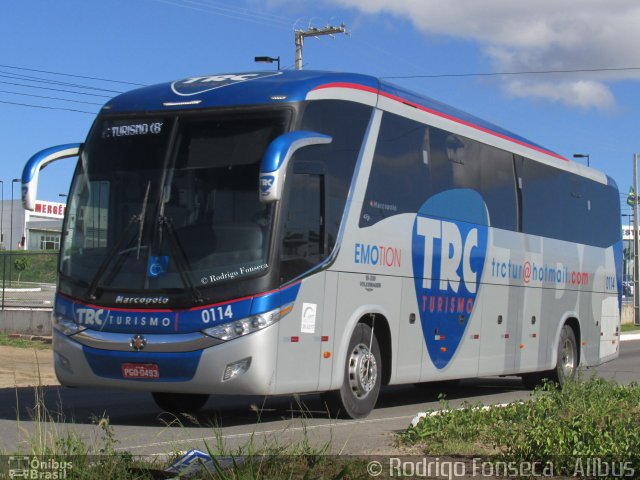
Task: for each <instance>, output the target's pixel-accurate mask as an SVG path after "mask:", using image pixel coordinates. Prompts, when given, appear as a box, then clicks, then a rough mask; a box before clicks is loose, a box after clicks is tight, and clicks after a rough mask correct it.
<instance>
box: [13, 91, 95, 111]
mask: <svg viewBox="0 0 640 480" xmlns="http://www.w3.org/2000/svg"><path fill="white" fill-rule="evenodd" d="M0 93H9V94H11V95H21V96H23V97H33V98H44V99H46V100H61V101H63V102H73V103H84V104H86V105H98V106H100V107H101V106H102V105H103V104H102V103H95V102H83V101H82V100H71V99H69V98H61V97H47V96H45V95H34V94H32V93H20V92H11V91H9V90H0Z"/></svg>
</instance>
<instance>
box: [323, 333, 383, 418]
mask: <svg viewBox="0 0 640 480" xmlns="http://www.w3.org/2000/svg"><path fill="white" fill-rule="evenodd" d="M369 345H371V349H369ZM381 373H382V364H381V355H380V347H379V346H378V340H377V339H376V336H375V335H373V332H372V330H371V327H369V326H368V325H365V324H364V323H359V324H358V325H357V326H356V328H355V330H354V331H353V335H351V340H350V341H349V350H348V353H347V359H346V362H345V369H344V381H343V382H342V386H341V387H340V390H336V391H333V392H327V393H326V394H325V395H324V396H323V398H324V400H325V402H326V404H327V407H328V408H329V411H330V412H331V413H332V414H334V415H336V416H340V417H343V418H363V417H366V416H367V415H369V413H370V412H371V410H373V407H374V406H375V404H376V401H377V400H378V394H379V393H380V383H381V379H382V377H381Z"/></svg>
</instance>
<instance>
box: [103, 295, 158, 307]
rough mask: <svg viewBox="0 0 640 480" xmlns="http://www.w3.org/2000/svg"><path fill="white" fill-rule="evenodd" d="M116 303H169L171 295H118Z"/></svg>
mask: <svg viewBox="0 0 640 480" xmlns="http://www.w3.org/2000/svg"><path fill="white" fill-rule="evenodd" d="M116 303H124V304H134V305H166V304H168V303H169V297H125V296H124V295H118V296H117V297H116Z"/></svg>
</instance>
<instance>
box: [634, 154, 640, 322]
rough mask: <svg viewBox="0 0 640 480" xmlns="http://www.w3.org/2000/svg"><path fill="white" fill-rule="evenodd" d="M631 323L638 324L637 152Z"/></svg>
mask: <svg viewBox="0 0 640 480" xmlns="http://www.w3.org/2000/svg"><path fill="white" fill-rule="evenodd" d="M633 192H634V196H633V323H634V324H636V325H640V292H638V286H639V285H638V281H639V280H640V263H639V259H640V257H639V256H638V154H637V153H634V154H633Z"/></svg>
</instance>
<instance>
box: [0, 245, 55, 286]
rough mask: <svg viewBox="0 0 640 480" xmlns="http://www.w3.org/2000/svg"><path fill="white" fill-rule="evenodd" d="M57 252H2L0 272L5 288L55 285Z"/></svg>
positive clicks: (0, 253)
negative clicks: (30, 284) (26, 285)
mask: <svg viewBox="0 0 640 480" xmlns="http://www.w3.org/2000/svg"><path fill="white" fill-rule="evenodd" d="M57 264H58V251H57V250H55V251H37V252H36V251H29V252H25V251H23V250H17V251H15V250H14V251H2V252H0V271H2V272H3V275H4V283H3V285H4V286H5V287H9V286H12V287H18V286H23V285H24V284H29V283H55V282H56V266H57Z"/></svg>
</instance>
